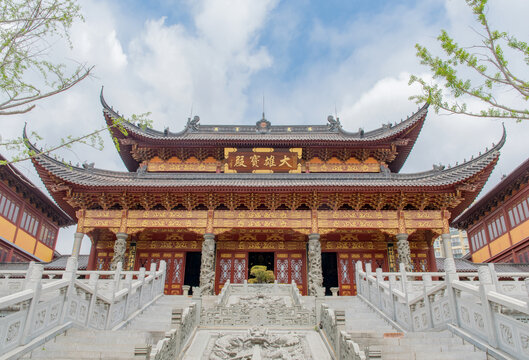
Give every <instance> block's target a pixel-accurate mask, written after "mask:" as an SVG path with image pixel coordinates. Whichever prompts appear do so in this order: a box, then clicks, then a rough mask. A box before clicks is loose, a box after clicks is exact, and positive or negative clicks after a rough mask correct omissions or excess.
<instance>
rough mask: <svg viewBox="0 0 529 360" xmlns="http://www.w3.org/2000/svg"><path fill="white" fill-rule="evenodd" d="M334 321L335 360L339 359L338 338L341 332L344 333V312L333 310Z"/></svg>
mask: <svg viewBox="0 0 529 360" xmlns="http://www.w3.org/2000/svg"><path fill="white" fill-rule="evenodd" d="M334 319H335V321H336V334H335V339H336V342H335V344H336V348H335V349H334V351H336V358H337V359H341V358H342V357H341V351H340V350H341V349H340V345H341V344H340V342H341V341H340V336H341V333H342V331H345V311H344V310H334Z"/></svg>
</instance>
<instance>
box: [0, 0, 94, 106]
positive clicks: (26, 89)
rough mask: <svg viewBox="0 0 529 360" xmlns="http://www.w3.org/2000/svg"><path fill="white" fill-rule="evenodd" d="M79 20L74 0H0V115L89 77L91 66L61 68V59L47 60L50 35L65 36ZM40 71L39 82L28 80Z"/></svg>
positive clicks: (30, 103) (68, 87)
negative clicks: (70, 69)
mask: <svg viewBox="0 0 529 360" xmlns="http://www.w3.org/2000/svg"><path fill="white" fill-rule="evenodd" d="M75 20H83V17H82V15H81V13H80V7H79V6H78V5H77V3H76V1H75V0H1V1H0V88H1V91H0V94H1V95H0V96H1V97H0V115H16V114H24V113H27V112H28V111H31V110H33V109H34V108H35V104H34V102H36V101H38V100H42V99H44V98H47V97H50V96H53V95H56V94H59V93H61V92H64V91H66V90H68V89H70V88H71V87H73V86H74V85H76V84H77V83H79V82H80V81H82V80H84V79H85V78H86V77H88V76H89V75H90V73H91V71H92V69H93V66H90V67H88V66H86V65H79V66H77V67H76V68H75V69H74V70H73V71H72V72H71V73H66V71H65V68H66V67H65V65H64V64H55V63H53V62H51V61H49V60H47V55H48V54H47V53H48V51H49V50H50V48H51V46H50V45H49V43H48V41H50V40H51V39H52V38H53V37H61V38H64V39H66V41H67V43H68V44H69V46H70V47H71V42H70V37H69V29H70V28H71V26H72V24H73V22H74V21H75ZM35 75H39V76H40V83H41V84H40V85H36V84H35V83H34V82H31V81H30V80H29V79H34V78H35Z"/></svg>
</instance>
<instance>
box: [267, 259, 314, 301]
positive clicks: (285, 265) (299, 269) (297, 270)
mask: <svg viewBox="0 0 529 360" xmlns="http://www.w3.org/2000/svg"><path fill="white" fill-rule="evenodd" d="M304 259H305V252H302V251H292V252H279V251H278V252H276V266H275V269H274V273H275V276H276V280H277V282H278V283H279V284H290V283H291V282H292V281H294V282H295V283H296V285H297V286H298V288H299V290H300V291H301V293H302V294H303V295H306V292H307V288H306V286H307V285H306V284H307V279H306V274H307V270H306V264H305V261H304Z"/></svg>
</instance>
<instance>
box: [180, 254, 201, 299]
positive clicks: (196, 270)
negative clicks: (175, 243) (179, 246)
mask: <svg viewBox="0 0 529 360" xmlns="http://www.w3.org/2000/svg"><path fill="white" fill-rule="evenodd" d="M201 259H202V254H201V253H200V251H188V252H187V253H186V267H185V273H184V285H189V286H191V288H190V291H189V294H192V293H193V287H194V286H199V285H200V261H201Z"/></svg>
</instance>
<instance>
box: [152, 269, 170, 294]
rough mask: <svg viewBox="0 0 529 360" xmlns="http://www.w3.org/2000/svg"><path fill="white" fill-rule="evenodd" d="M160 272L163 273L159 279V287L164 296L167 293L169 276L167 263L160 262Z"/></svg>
mask: <svg viewBox="0 0 529 360" xmlns="http://www.w3.org/2000/svg"><path fill="white" fill-rule="evenodd" d="M159 270H160V271H161V272H162V276H161V277H160V278H159V279H158V283H159V286H160V287H161V290H162V294H163V293H164V292H165V276H166V275H167V263H166V262H165V260H162V261H160V268H159ZM154 296H157V295H156V294H154ZM154 296H153V298H154Z"/></svg>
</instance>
